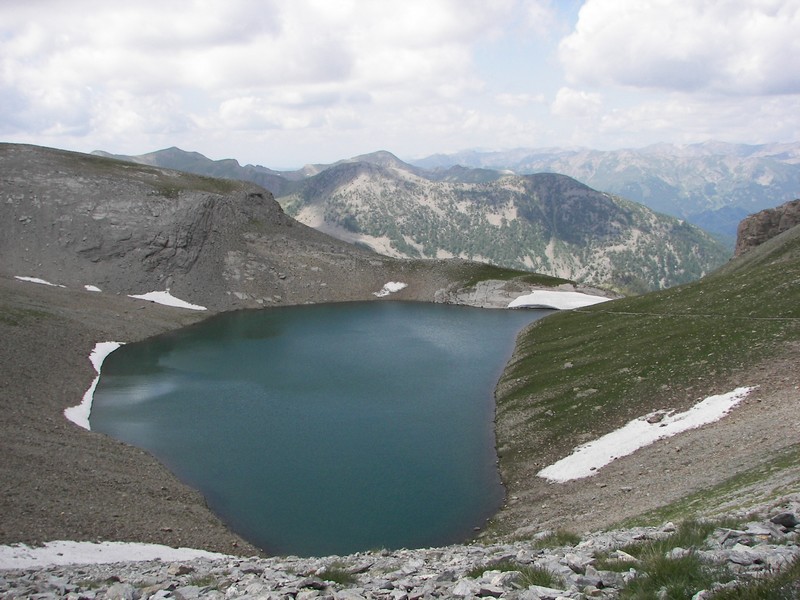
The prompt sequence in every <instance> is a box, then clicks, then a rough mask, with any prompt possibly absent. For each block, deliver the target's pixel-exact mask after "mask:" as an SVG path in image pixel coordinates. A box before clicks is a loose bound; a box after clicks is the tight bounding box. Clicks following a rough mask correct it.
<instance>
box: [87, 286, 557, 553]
mask: <svg viewBox="0 0 800 600" xmlns="http://www.w3.org/2000/svg"><path fill="white" fill-rule="evenodd" d="M548 312H549V311H534V310H516V311H511V310H484V309H475V308H466V307H456V306H443V305H436V304H424V303H402V302H366V303H347V304H328V305H314V306H298V307H286V308H275V309H268V310H261V311H242V312H235V313H226V314H223V315H219V316H216V317H213V318H210V319H208V320H207V321H204V322H203V323H199V324H197V325H194V326H191V327H188V328H185V329H182V330H179V331H175V332H172V333H169V334H167V335H163V336H159V337H157V338H154V339H151V340H148V341H146V342H141V343H136V344H128V345H125V346H123V347H122V348H120V349H119V350H117V351H115V352H113V353H112V354H110V355H109V356H108V357H107V358H106V360H105V362H104V363H103V368H102V374H101V377H100V382H99V384H98V386H97V390H96V392H95V394H94V404H93V408H92V415H91V424H92V429H94V430H96V431H101V432H105V433H108V434H110V435H111V436H113V437H115V438H117V439H120V440H123V441H126V442H129V443H131V444H133V445H136V446H139V447H141V448H144V449H146V450H148V451H150V452H151V453H152V454H154V455H155V456H156V457H158V458H159V459H160V460H161V461H162V462H164V463H165V464H166V465H167V466H168V467H169V468H170V469H171V470H172V471H173V472H174V473H176V474H177V475H178V476H179V477H180V478H181V479H182V480H184V481H185V482H186V483H188V484H189V485H191V486H193V487H195V488H197V489H199V490H200V491H201V492H202V493H203V495H204V496H205V497H206V499H207V501H208V504H209V506H210V507H211V508H212V509H213V510H214V511H215V512H216V513H217V514H218V515H220V517H221V518H222V519H223V520H225V521H226V522H227V523H228V524H229V525H230V526H231V527H232V528H233V529H234V530H235V531H237V532H238V533H239V534H240V535H242V536H243V537H244V538H246V539H248V540H249V541H251V542H252V543H254V544H255V545H257V546H259V547H261V548H263V549H264V550H266V551H268V552H272V553H278V554H297V555H301V556H304V555H305V556H307V555H327V554H346V553H350V552H355V551H360V550H368V549H374V548H401V547H405V548H415V547H427V546H433V545H441V544H448V543H456V542H460V541H464V540H465V539H467V538H469V537H470V536H471V535H473V533H474V528H475V527H480V526H481V525H483V524H484V522H485V521H486V519H487V518H488V517H490V516H491V515H492V514H493V513H494V512H495V511H496V510H497V509H498V508H499V506H500V504H501V502H502V500H503V488H502V485H501V483H500V480H499V476H498V472H497V468H496V454H495V448H494V432H493V416H494V400H493V390H494V386H495V384H496V382H497V380H498V378H499V376H500V373H501V372H502V369H503V366H504V365H505V363H506V362H507V360H508V358H509V357H510V355H511V352H512V350H513V345H514V339H515V336H516V334H517V332H519V331H520V330H521V329H522V327H523V326H525V325H526V324H527V323H530V322H531V321H533V320H535V319H537V318H540V317H542V316H544V315H546V314H548Z"/></svg>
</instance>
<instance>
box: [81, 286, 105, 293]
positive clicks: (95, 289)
mask: <svg viewBox="0 0 800 600" xmlns="http://www.w3.org/2000/svg"><path fill="white" fill-rule="evenodd" d="M83 288H84V289H85V290H86V291H87V292H102V291H103V290H101V289H100V288H99V287H97V286H96V285H85V286H83Z"/></svg>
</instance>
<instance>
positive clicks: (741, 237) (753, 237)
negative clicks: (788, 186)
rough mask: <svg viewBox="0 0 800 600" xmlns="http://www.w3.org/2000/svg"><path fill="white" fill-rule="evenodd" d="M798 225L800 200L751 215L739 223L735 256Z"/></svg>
mask: <svg viewBox="0 0 800 600" xmlns="http://www.w3.org/2000/svg"><path fill="white" fill-rule="evenodd" d="M797 224H800V200H792V201H791V202H787V203H785V204H781V205H780V206H778V207H776V208H768V209H766V210H762V211H761V212H757V213H756V214H754V215H750V216H749V217H747V218H746V219H744V220H743V221H742V222H741V223H739V230H738V232H737V235H736V251H735V253H734V256H740V255H742V254H744V253H745V252H747V251H748V250H750V248H755V247H756V246H758V245H760V244H763V243H764V242H766V241H767V240H768V239H770V238H773V237H775V236H776V235H778V234H780V233H783V232H784V231H787V230H788V229H791V228H792V227H794V226H795V225H797Z"/></svg>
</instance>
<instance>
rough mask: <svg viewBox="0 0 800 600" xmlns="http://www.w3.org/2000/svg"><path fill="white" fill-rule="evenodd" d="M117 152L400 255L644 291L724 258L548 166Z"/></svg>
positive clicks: (685, 229)
mask: <svg viewBox="0 0 800 600" xmlns="http://www.w3.org/2000/svg"><path fill="white" fill-rule="evenodd" d="M102 154H103V155H104V156H111V155H108V154H106V153H102ZM116 158H122V159H125V160H130V161H134V162H138V163H143V164H149V165H155V166H161V167H169V168H173V169H182V170H187V171H192V172H194V173H200V174H203V175H213V176H221V177H228V178H232V179H245V180H248V181H253V182H256V183H259V184H261V185H263V186H265V187H267V188H268V189H270V190H271V191H272V192H273V193H274V194H275V196H276V199H277V200H278V201H279V202H280V203H281V205H282V206H283V208H284V210H286V212H287V213H288V214H290V215H291V216H294V217H295V218H297V219H298V220H299V221H300V222H302V223H305V224H307V225H310V226H312V227H314V228H316V229H318V230H320V231H323V232H325V233H328V234H330V235H332V236H334V237H337V238H339V239H342V240H346V241H349V242H351V243H355V244H359V245H362V246H366V247H369V248H371V249H372V250H375V251H376V252H379V253H381V254H385V255H388V256H394V257H400V258H402V257H408V258H451V257H461V258H468V259H473V260H481V261H485V262H489V263H492V264H496V265H499V266H503V267H511V268H521V269H526V270H530V271H536V272H539V273H544V274H548V275H554V276H557V277H563V278H566V279H573V280H577V281H579V282H581V283H585V284H593V285H601V286H607V287H612V288H614V289H617V290H620V291H625V292H644V291H649V290H654V289H661V288H665V287H670V286H673V285H676V284H680V283H686V282H688V281H692V280H695V279H697V278H699V277H700V276H702V275H703V274H705V273H707V272H709V271H711V270H713V269H714V268H716V267H718V266H719V265H721V264H722V263H724V262H725V261H726V260H727V259H728V258H729V256H730V252H729V251H728V250H727V249H726V248H725V247H724V246H723V245H722V244H721V243H720V242H718V241H717V240H714V239H713V238H712V237H711V236H710V235H708V234H706V233H705V232H703V231H701V230H700V229H698V228H696V227H694V226H692V225H690V224H688V223H686V222H684V221H681V220H678V219H675V218H673V217H668V216H665V215H661V214H657V213H655V212H653V211H652V210H650V209H648V208H646V207H645V206H642V205H640V204H636V203H634V202H630V201H628V200H625V199H623V198H621V197H618V196H614V195H611V194H606V193H603V192H599V191H596V190H594V189H592V188H590V187H587V186H586V185H584V184H582V183H580V182H578V181H576V180H575V179H573V178H571V177H567V176H564V175H557V174H552V173H549V174H541V173H540V174H532V175H515V174H509V173H502V172H499V171H496V170H492V169H484V168H465V167H462V166H458V165H454V166H451V167H449V168H443V167H438V168H436V169H433V170H429V169H425V168H423V167H419V166H413V165H410V164H408V163H405V162H403V161H401V160H400V159H398V158H397V157H396V156H394V155H393V154H391V153H389V152H376V153H372V154H367V155H362V156H357V157H355V158H352V159H348V160H342V161H339V162H337V163H334V164H331V165H310V166H307V167H305V168H304V169H302V170H299V171H292V172H278V171H272V170H270V169H266V168H265V167H254V166H251V165H248V166H246V167H242V166H240V165H239V163H238V162H236V161H232V160H225V161H212V160H210V159H208V158H206V157H204V156H202V155H201V154H197V153H193V152H184V151H182V150H179V149H177V148H170V149H167V150H162V151H159V152H153V153H151V154H146V155H143V156H137V157H130V156H116Z"/></svg>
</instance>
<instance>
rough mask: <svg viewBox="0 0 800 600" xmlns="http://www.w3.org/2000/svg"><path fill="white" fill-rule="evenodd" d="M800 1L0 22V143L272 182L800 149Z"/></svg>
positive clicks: (156, 8) (95, 15) (5, 6)
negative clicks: (415, 169)
mask: <svg viewBox="0 0 800 600" xmlns="http://www.w3.org/2000/svg"><path fill="white" fill-rule="evenodd" d="M798 32H800V0H685V1H681V2H674V1H673V0H491V1H488V0H137V1H136V2H127V3H118V2H108V1H107V0H69V1H68V2H67V1H63V0H26V1H24V2H23V1H19V2H16V1H7V2H6V1H4V2H2V3H0V103H1V108H0V141H9V142H25V143H33V144H41V145H46V146H54V147H58V148H67V149H72V150H79V151H87V152H88V151H92V150H95V149H103V150H107V151H110V152H114V153H125V154H141V153H145V152H149V151H152V150H157V149H160V148H165V147H169V146H173V145H174V146H179V147H181V148H183V149H185V150H196V151H199V152H202V153H203V154H205V155H207V156H209V157H211V158H214V159H219V158H236V159H238V160H239V161H240V162H242V163H243V164H244V163H254V164H262V165H265V166H268V167H272V168H290V167H299V166H301V165H303V164H305V163H311V162H332V161H334V160H337V159H340V158H346V157H350V156H354V155H357V154H362V153H365V152H372V151H375V150H379V149H385V150H390V151H392V152H394V153H395V154H397V155H399V156H400V157H402V158H406V159H409V158H416V157H422V156H426V155H429V154H433V153H437V152H454V151H458V150H463V149H467V148H482V149H508V148H514V147H520V146H525V147H544V146H587V147H592V148H601V149H613V148H622V147H640V146H645V145H648V144H651V143H656V142H673V143H681V144H682V143H692V142H699V141H705V140H709V139H715V140H722V141H728V142H743V143H764V142H772V141H776V142H787V141H800V35H798Z"/></svg>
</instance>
